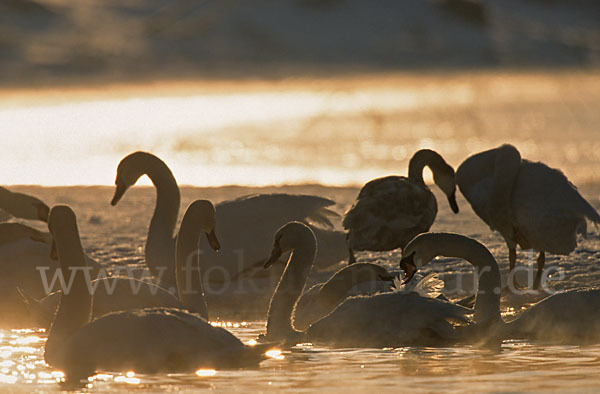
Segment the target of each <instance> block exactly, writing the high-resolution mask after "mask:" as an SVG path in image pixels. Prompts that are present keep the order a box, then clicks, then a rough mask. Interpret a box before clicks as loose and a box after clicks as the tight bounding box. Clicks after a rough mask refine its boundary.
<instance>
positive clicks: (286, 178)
mask: <svg viewBox="0 0 600 394" xmlns="http://www.w3.org/2000/svg"><path fill="white" fill-rule="evenodd" d="M598 91H600V78H599V77H598V75H596V74H594V73H588V74H576V73H574V74H569V73H563V74H561V73H555V74H544V73H540V74H535V73H530V74H510V73H507V74H493V73H487V74H486V73H478V74H472V75H471V74H450V75H432V76H408V75H405V76H402V75H401V76H388V77H362V78H358V77H357V78H347V79H337V80H336V79H334V80H314V81H296V80H289V81H279V82H263V83H258V82H243V81H242V82H239V83H238V84H232V83H225V82H223V83H219V82H206V83H199V82H195V83H189V84H184V83H181V84H164V85H160V84H158V86H154V87H152V88H142V87H135V86H127V87H121V88H107V89H105V90H101V89H95V90H94V89H92V90H83V91H79V90H71V91H69V90H67V91H51V90H50V91H47V92H44V91H41V92H40V91H35V92H22V91H16V92H10V91H8V92H4V93H2V94H0V134H1V135H2V137H3V155H2V156H1V157H0V164H1V165H2V167H3V168H4V169H5V170H4V171H3V173H2V174H0V183H3V184H42V185H73V184H84V185H93V184H104V185H109V184H112V183H113V181H114V171H115V168H116V164H117V163H118V161H119V160H120V159H121V158H122V157H123V156H124V155H126V154H128V153H130V152H132V151H134V150H148V151H151V152H153V153H155V154H157V155H159V156H160V157H161V158H162V159H163V160H165V161H166V162H168V163H169V167H170V168H171V169H172V170H173V171H174V173H175V174H177V179H178V181H179V183H181V184H191V185H206V186H220V185H226V184H243V185H269V184H277V183H304V182H320V183H324V184H329V185H347V184H353V185H355V184H361V183H364V182H365V181H367V180H369V179H372V178H373V177H376V176H378V175H380V174H385V173H404V171H405V167H406V164H407V162H408V159H409V158H410V155H411V154H412V152H414V151H415V150H416V149H419V148H432V149H437V150H439V151H440V152H442V153H443V154H444V157H445V158H447V159H448V160H449V161H450V162H451V163H454V164H458V163H459V162H460V160H462V159H463V158H464V157H465V156H467V155H468V154H470V153H471V152H473V151H475V150H481V149H485V148H489V147H492V146H496V145H498V144H500V143H503V142H506V141H511V142H512V143H514V144H516V145H517V146H518V148H519V149H520V150H521V152H522V153H523V154H524V155H527V156H528V157H530V158H532V159H541V158H547V157H550V158H551V159H552V160H551V161H552V164H554V165H555V166H561V167H563V168H566V170H567V171H569V172H570V173H572V174H574V175H572V176H574V177H575V178H576V179H578V180H583V181H595V180H597V179H598V175H597V171H593V166H592V164H591V163H593V162H595V161H597V160H598V159H599V158H600V142H599V139H597V138H593V137H594V135H595V134H594V133H595V132H596V130H595V126H594V125H597V124H598V121H599V120H598V117H599V116H600V115H598V111H595V110H594V108H597V107H598V104H600V98H599V94H598ZM542 135H546V136H549V137H550V139H549V140H547V139H546V138H543V137H541V136H542ZM566 135H569V138H567V139H565V138H566ZM576 137H578V138H576ZM557 139H559V140H562V141H561V142H562V143H561V144H560V145H556V144H555V141H556V140H557ZM573 168H577V169H578V171H577V172H575V171H573V170H571V169H573ZM145 182H146V184H147V183H148V181H147V180H146V181H145Z"/></svg>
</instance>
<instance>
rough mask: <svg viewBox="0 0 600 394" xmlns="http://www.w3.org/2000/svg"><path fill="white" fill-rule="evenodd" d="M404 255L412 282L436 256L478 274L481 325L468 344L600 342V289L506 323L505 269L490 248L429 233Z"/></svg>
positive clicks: (561, 296) (553, 299) (554, 300)
mask: <svg viewBox="0 0 600 394" xmlns="http://www.w3.org/2000/svg"><path fill="white" fill-rule="evenodd" d="M402 254H403V258H402V261H401V263H400V265H401V268H402V269H403V270H404V271H405V272H406V274H407V276H408V280H410V278H411V277H412V275H414V273H415V272H416V271H417V270H418V269H419V268H420V267H421V266H423V265H425V264H427V263H428V262H429V261H431V260H432V259H433V258H435V257H436V256H446V257H458V258H462V259H465V260H467V261H468V262H469V263H471V264H472V265H473V266H474V267H475V268H476V269H477V270H478V274H479V288H478V289H477V294H476V298H475V314H474V320H475V324H474V325H473V326H471V327H469V329H467V330H465V331H464V339H465V340H481V339H484V340H489V339H492V340H493V339H499V340H501V339H507V338H525V339H532V340H543V341H547V342H552V343H582V342H595V341H596V342H597V341H600V313H598V308H600V290H571V291H566V292H561V293H557V294H554V295H551V296H549V297H547V298H545V299H543V300H542V301H540V302H538V303H537V304H534V305H533V306H531V307H530V308H528V309H527V310H525V311H524V312H523V313H522V314H521V315H519V316H518V317H517V318H516V319H515V320H513V321H511V322H509V323H505V322H504V321H503V320H502V318H501V316H500V292H501V288H500V270H499V269H498V264H497V263H496V260H495V259H494V256H492V254H491V253H490V252H489V250H488V249H487V248H486V247H485V246H484V245H482V244H481V243H479V242H478V241H476V240H474V239H472V238H469V237H465V236H463V235H459V234H450V233H425V234H420V235H418V236H417V237H415V239H413V240H412V241H411V242H410V243H409V244H408V245H406V247H405V248H404V250H403V253H402ZM470 328H475V330H471V329H470Z"/></svg>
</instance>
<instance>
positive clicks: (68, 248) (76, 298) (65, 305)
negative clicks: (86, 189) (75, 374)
mask: <svg viewBox="0 0 600 394" xmlns="http://www.w3.org/2000/svg"><path fill="white" fill-rule="evenodd" d="M52 235H53V236H54V242H56V248H57V251H58V256H59V260H60V270H61V273H62V277H63V278H64V281H61V282H60V283H61V285H62V286H63V288H62V290H63V293H62V296H61V299H60V304H59V307H58V311H57V312H56V316H55V318H54V321H53V322H52V326H51V327H50V332H49V334H48V341H47V342H46V353H45V357H46V359H48V357H50V359H52V358H53V357H54V356H55V355H56V354H57V353H58V352H59V351H60V348H61V344H62V343H63V342H64V341H65V340H66V339H67V338H69V337H70V336H71V335H73V334H74V333H75V332H76V331H77V330H78V329H80V328H81V327H83V326H84V325H86V324H87V323H89V321H90V317H91V313H92V295H91V291H90V289H89V288H88V283H89V280H90V275H89V270H88V267H87V266H86V260H85V253H84V251H83V248H82V246H81V240H80V238H79V231H78V229H77V223H76V222H75V221H74V215H73V222H72V223H68V224H67V225H62V226H60V228H59V229H57V230H56V231H53V233H52Z"/></svg>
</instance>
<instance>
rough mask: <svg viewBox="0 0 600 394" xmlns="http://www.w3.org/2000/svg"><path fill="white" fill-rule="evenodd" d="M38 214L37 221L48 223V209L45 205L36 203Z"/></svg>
mask: <svg viewBox="0 0 600 394" xmlns="http://www.w3.org/2000/svg"><path fill="white" fill-rule="evenodd" d="M35 205H36V208H37V212H38V219H40V220H41V221H42V222H45V223H48V217H49V216H50V208H48V206H47V205H46V204H42V203H37V204H35Z"/></svg>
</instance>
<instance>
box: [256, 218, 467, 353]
mask: <svg viewBox="0 0 600 394" xmlns="http://www.w3.org/2000/svg"><path fill="white" fill-rule="evenodd" d="M316 247H317V246H316V239H315V236H314V234H313V232H312V231H311V229H310V228H309V227H307V226H306V225H304V224H302V223H299V222H292V223H288V224H286V225H285V226H283V227H282V228H281V229H280V230H279V231H278V232H277V234H276V235H275V242H274V245H273V250H272V253H271V257H270V259H269V260H268V261H267V262H266V263H265V267H268V266H269V265H270V264H271V262H272V261H275V260H276V259H277V258H278V256H280V255H281V253H282V252H285V251H290V250H291V251H292V254H291V256H290V259H289V261H288V263H287V266H286V268H285V270H284V272H283V275H282V276H281V279H280V281H279V283H278V285H277V288H276V290H275V293H274V294H273V297H272V299H271V304H270V305H269V312H268V316H267V332H266V334H265V335H264V337H263V339H266V340H269V341H279V340H286V341H287V342H288V343H298V342H302V341H309V342H313V343H324V344H329V345H334V346H349V347H385V346H404V345H415V344H423V345H424V344H439V343H447V341H448V340H451V339H452V338H453V336H454V329H453V326H452V324H451V321H454V320H456V321H461V322H465V321H466V318H465V316H466V315H467V314H469V313H471V312H472V311H470V310H468V309H466V308H464V307H460V306H457V305H454V304H451V303H449V302H446V301H441V300H437V299H432V298H428V297H421V296H420V295H418V294H416V293H400V292H395V293H383V294H376V295H372V296H356V297H350V298H347V299H346V300H345V301H344V302H342V303H341V304H340V305H339V306H338V307H337V308H335V309H334V310H333V311H332V312H330V313H329V314H328V315H327V316H325V317H323V318H322V319H320V320H318V321H317V322H315V323H313V324H312V325H311V326H310V327H309V328H308V330H306V332H301V331H298V330H296V329H295V328H294V327H293V325H292V314H293V310H294V305H295V304H296V301H297V300H298V298H299V297H300V295H301V293H302V289H303V287H304V286H305V284H306V279H307V276H308V274H309V272H310V269H311V266H312V263H313V260H314V256H315V253H316Z"/></svg>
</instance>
